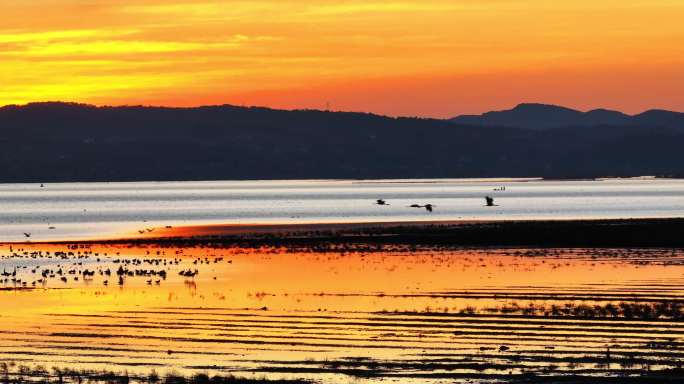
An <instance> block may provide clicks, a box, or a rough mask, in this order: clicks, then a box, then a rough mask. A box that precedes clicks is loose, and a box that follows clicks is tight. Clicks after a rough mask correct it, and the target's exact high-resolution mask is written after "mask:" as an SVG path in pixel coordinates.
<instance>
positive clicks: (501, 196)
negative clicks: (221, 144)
mask: <svg viewBox="0 0 684 384" xmlns="http://www.w3.org/2000/svg"><path fill="white" fill-rule="evenodd" d="M500 187H505V191H500V190H496V191H495V190H494V189H498V188H500ZM486 195H491V196H493V197H494V198H495V202H496V203H497V204H498V206H496V207H489V208H487V207H484V206H483V205H484V204H483V203H484V199H483V198H484V196H486ZM376 199H385V200H387V202H388V203H389V204H390V205H388V206H378V205H375V204H374V202H375V200H376ZM426 203H430V204H434V205H435V210H434V212H432V213H429V212H427V211H426V210H424V209H422V208H409V207H408V206H409V205H411V204H420V205H424V204H426ZM0 208H1V209H0V241H22V240H33V241H46V240H60V239H85V238H109V237H117V236H128V235H132V234H136V233H137V231H139V230H144V228H150V229H151V228H155V227H161V226H166V225H172V226H177V225H183V226H185V225H200V224H262V223H278V224H282V223H312V222H314V223H319V222H320V223H339V222H374V221H382V222H389V221H425V220H505V219H571V218H637V217H639V218H643V217H682V216H684V180H662V179H658V180H656V179H631V180H614V179H611V180H599V181H539V180H392V181H387V180H384V181H383V180H375V181H373V180H369V181H349V180H347V181H333V180H331V181H207V182H139V183H61V184H44V185H43V186H42V187H41V186H40V185H39V184H1V185H0ZM24 233H28V234H30V237H26V236H25V235H24Z"/></svg>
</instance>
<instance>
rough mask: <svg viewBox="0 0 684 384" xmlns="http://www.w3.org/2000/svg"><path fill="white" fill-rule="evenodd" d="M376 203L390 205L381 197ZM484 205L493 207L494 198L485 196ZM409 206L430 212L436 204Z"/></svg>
mask: <svg viewBox="0 0 684 384" xmlns="http://www.w3.org/2000/svg"><path fill="white" fill-rule="evenodd" d="M501 188H503V189H499V188H495V189H494V190H495V191H504V190H505V188H506V187H501ZM375 204H376V205H391V204H389V203H388V202H387V201H386V200H383V199H377V200H375ZM485 206H487V207H494V206H496V204H494V198H493V197H491V196H485ZM408 207H409V208H425V210H426V211H428V212H432V211H433V210H434V208H435V207H436V205H434V204H425V205H420V204H411V205H409V206H408Z"/></svg>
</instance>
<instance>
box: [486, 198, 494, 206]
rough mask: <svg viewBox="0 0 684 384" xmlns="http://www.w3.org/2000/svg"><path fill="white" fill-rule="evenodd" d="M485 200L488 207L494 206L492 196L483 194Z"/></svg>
mask: <svg viewBox="0 0 684 384" xmlns="http://www.w3.org/2000/svg"><path fill="white" fill-rule="evenodd" d="M485 202H486V203H487V206H488V207H493V206H494V198H493V197H491V196H485Z"/></svg>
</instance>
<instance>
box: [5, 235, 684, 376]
mask: <svg viewBox="0 0 684 384" xmlns="http://www.w3.org/2000/svg"><path fill="white" fill-rule="evenodd" d="M2 254H3V255H4V257H2V258H1V259H0V269H1V270H2V271H3V272H4V274H5V275H7V277H4V278H3V282H2V283H0V288H4V289H3V290H0V302H1V303H3V306H2V307H0V322H1V324H2V327H1V330H0V361H5V362H8V361H13V362H16V363H17V364H25V365H37V364H38V365H42V366H44V367H48V368H49V367H52V366H57V367H62V368H65V367H66V368H87V369H103V368H106V369H112V370H117V371H124V370H125V371H129V372H132V373H135V372H140V373H142V374H145V373H149V372H150V371H151V370H152V369H155V370H156V371H157V372H159V373H160V374H163V373H164V372H169V371H176V372H181V373H184V374H191V373H196V372H208V373H211V374H214V373H220V374H228V373H233V374H238V375H241V376H247V377H253V376H254V377H261V376H264V375H265V376H267V377H270V378H282V377H286V378H299V377H305V378H311V379H315V380H324V381H326V382H328V381H335V382H350V381H359V382H363V381H379V380H383V381H396V382H412V381H415V382H424V381H425V380H427V379H431V380H433V381H435V382H442V381H444V382H454V381H455V380H456V381H465V380H472V379H478V380H481V379H492V380H498V379H501V378H502V377H506V376H507V375H508V374H510V373H512V374H514V375H515V374H523V373H526V372H533V373H536V374H567V373H580V374H588V375H623V374H631V373H638V372H642V371H645V370H646V369H651V370H658V369H665V368H673V367H677V366H678V365H681V360H682V359H683V358H684V348H682V347H683V346H684V344H682V342H684V323H683V322H682V318H681V317H676V316H675V317H673V315H672V314H673V313H675V312H676V313H677V314H679V315H677V316H681V315H684V312H683V311H682V308H681V306H682V305H684V299H682V297H684V296H683V294H684V253H682V251H679V250H671V249H644V250H639V249H631V250H627V249H545V250H536V249H488V250H449V249H412V248H405V249H404V248H402V247H393V248H388V249H386V250H384V251H380V252H366V251H364V250H362V249H354V248H353V247H351V246H350V248H349V249H345V250H344V251H343V252H342V251H331V252H311V251H310V250H306V249H284V248H277V249H275V248H266V247H263V248H258V249H242V248H223V249H217V248H208V247H199V246H198V247H194V248H176V247H168V248H156V247H152V246H150V247H134V246H124V245H118V246H114V245H111V246H97V245H93V246H83V245H81V246H79V247H72V248H67V247H65V246H57V245H55V246H37V245H36V246H31V245H14V246H12V248H11V249H10V246H6V247H5V248H4V249H3V251H2ZM119 267H121V268H122V269H124V270H127V271H128V272H130V274H132V276H128V274H125V277H122V279H121V281H120V282H119V279H118V277H117V274H116V270H117V269H118V268H119ZM107 270H109V271H110V273H111V275H109V276H107V274H106V271H107ZM136 270H137V271H140V270H145V271H147V274H148V275H149V271H155V273H158V272H159V271H162V270H163V271H166V273H167V276H166V278H161V277H159V275H158V274H154V275H150V276H145V275H138V274H137V273H135V271H136ZM188 270H189V271H191V272H193V271H195V270H197V272H198V274H197V275H196V276H194V277H185V276H180V275H179V272H180V271H188ZM15 271H16V274H15ZM43 271H46V272H45V273H44V272H43ZM83 271H93V272H95V273H94V276H92V277H84V275H83ZM44 275H45V276H46V277H43V276H44ZM61 277H65V279H64V280H66V281H63V280H62V279H61ZM12 279H14V280H12ZM17 279H18V281H17ZM105 281H107V283H106V285H105ZM621 303H622V306H621ZM664 303H668V305H669V306H670V307H668V308H672V306H675V307H676V308H677V309H676V311H674V312H666V311H663V312H662V313H660V312H655V311H657V310H658V309H653V308H658V306H659V305H663V304H664ZM609 304H611V305H613V306H612V307H608V305H609ZM581 308H584V309H583V311H585V312H577V311H579V309H581ZM602 308H604V309H605V308H617V309H614V310H613V311H612V312H611V310H607V311H605V312H601V311H602ZM620 308H622V309H620ZM635 308H641V309H639V310H636V309H635ZM644 308H650V309H649V310H651V309H653V311H652V312H648V311H645V310H644ZM589 310H590V311H591V316H589V315H587V313H588V312H586V311H589ZM627 310H629V312H627ZM503 347H505V348H503ZM608 347H610V359H608V358H607V357H606V351H607V348H608Z"/></svg>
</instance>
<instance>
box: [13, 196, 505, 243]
mask: <svg viewBox="0 0 684 384" xmlns="http://www.w3.org/2000/svg"><path fill="white" fill-rule="evenodd" d="M40 187H41V188H44V187H45V185H44V184H41V185H40ZM505 190H506V187H505V186H501V187H496V188H494V191H505ZM375 204H376V205H390V204H389V203H388V202H387V201H386V200H383V199H377V200H376V201H375ZM485 206H487V207H494V206H496V204H494V198H493V197H491V196H485ZM408 207H409V208H425V210H426V211H427V212H430V213H432V211H433V210H434V208H435V207H436V205H434V204H423V205H421V204H411V205H409V206H408ZM84 211H85V210H84ZM166 228H167V229H169V228H173V227H172V226H170V225H167V226H166ZM50 229H55V227H53V226H51V227H50ZM153 231H154V228H145V229H140V230H138V233H140V234H141V235H142V234H145V233H151V232H153ZM24 237H26V238H30V237H31V233H30V232H24Z"/></svg>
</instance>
